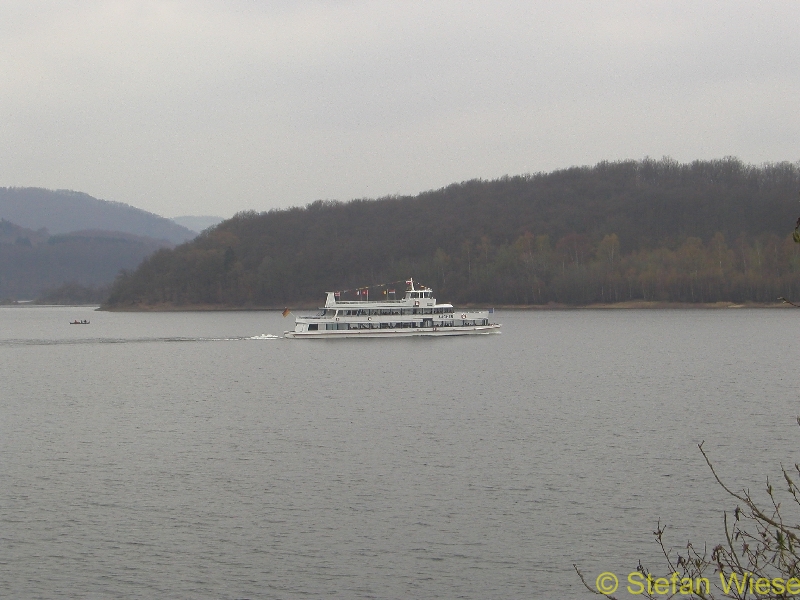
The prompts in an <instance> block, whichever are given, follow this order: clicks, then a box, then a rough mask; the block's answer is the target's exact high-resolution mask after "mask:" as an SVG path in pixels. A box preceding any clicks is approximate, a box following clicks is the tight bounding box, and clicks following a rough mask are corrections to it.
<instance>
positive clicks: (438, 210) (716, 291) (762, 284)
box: [109, 159, 800, 306]
mask: <svg viewBox="0 0 800 600" xmlns="http://www.w3.org/2000/svg"><path fill="white" fill-rule="evenodd" d="M798 189H800V167H799V166H798V165H795V164H791V163H780V164H773V165H764V166H760V167H755V166H751V165H745V164H743V163H741V162H740V161H738V160H736V159H724V160H715V161H696V162H693V163H691V164H680V163H677V162H675V161H673V160H670V159H662V160H659V161H656V160H649V159H648V160H643V161H638V162H636V161H627V162H618V163H600V164H598V165H596V166H595V167H591V168H590V167H584V168H571V169H566V170H562V171H556V172H554V173H549V174H537V175H527V176H518V177H503V178H501V179H498V180H494V181H479V180H475V181H468V182H464V183H461V184H453V185H450V186H448V187H446V188H443V189H441V190H436V191H431V192H425V193H422V194H419V195H418V196H415V197H390V198H383V199H381V200H377V201H375V200H355V201H352V202H347V203H341V202H334V201H317V202H314V203H312V204H310V205H308V206H307V207H305V208H292V209H289V210H275V211H270V212H268V213H260V214H257V213H254V212H246V213H240V214H238V215H236V216H235V217H234V218H233V219H230V220H228V221H225V222H224V223H222V224H220V225H219V226H217V227H216V228H214V229H211V230H209V231H206V232H205V233H203V234H202V235H201V236H199V237H198V238H196V239H195V240H193V241H192V242H189V243H187V244H184V245H182V246H179V247H177V248H175V249H174V250H161V251H159V252H157V253H155V254H154V255H153V256H151V257H150V258H148V259H147V260H145V261H144V263H142V265H141V266H140V267H139V268H138V269H137V270H136V271H135V272H125V273H123V274H121V275H120V277H118V279H117V281H116V283H115V285H114V286H113V288H112V292H111V296H110V300H109V305H110V306H125V305H136V304H161V303H166V304H173V305H190V304H225V305H234V306H236V305H239V306H248V305H264V306H269V305H272V306H280V305H286V304H291V303H293V302H314V301H319V300H320V299H321V298H322V293H323V292H324V291H326V290H336V289H343V288H352V287H357V286H365V285H371V284H377V283H381V282H385V281H394V280H402V279H405V278H407V277H408V276H413V277H415V278H416V279H417V280H419V281H421V282H422V283H425V284H427V285H429V286H431V287H434V288H435V290H436V293H437V296H438V297H439V298H440V299H442V300H452V301H456V302H461V303H467V302H471V303H496V304H501V303H505V304H544V303H549V302H557V303H565V304H587V303H593V302H618V301H627V300H660V301H671V302H716V301H735V302H744V301H757V302H765V301H767V302H770V301H775V299H776V298H777V297H778V296H787V297H795V298H796V297H800V294H799V293H798V292H800V254H799V253H798V249H800V247H798V245H796V244H793V243H792V241H791V239H790V237H789V236H788V233H789V232H790V231H791V224H792V223H793V222H794V221H795V219H796V217H797V214H796V213H797V212H798V204H797V191H798Z"/></svg>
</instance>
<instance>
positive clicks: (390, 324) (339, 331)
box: [283, 279, 500, 339]
mask: <svg viewBox="0 0 800 600" xmlns="http://www.w3.org/2000/svg"><path fill="white" fill-rule="evenodd" d="M406 285H407V286H408V290H406V293H405V296H404V297H403V298H402V299H401V300H389V299H387V300H381V301H377V302H374V301H373V302H371V301H369V300H353V301H342V300H340V299H339V298H340V295H341V292H327V299H326V301H325V306H324V307H322V308H320V312H319V313H318V314H316V315H314V316H313V317H296V318H295V325H294V331H284V332H283V337H285V338H290V339H294V338H318V339H319V338H325V339H339V338H367V337H370V338H388V337H410V336H418V335H426V336H443V335H448V336H449V335H475V334H486V333H499V329H500V324H499V323H490V322H489V313H490V312H491V311H489V310H468V309H456V308H453V305H452V304H438V303H437V302H436V298H434V297H433V290H431V289H430V288H427V287H425V286H419V287H415V286H414V280H413V279H409V280H407V281H406ZM360 291H361V290H359V292H360ZM389 293H390V294H393V293H394V290H391V291H390V292H389ZM387 295H389V294H387ZM366 297H368V296H366ZM283 314H284V316H286V315H288V314H289V310H288V309H286V310H285V311H284V312H283Z"/></svg>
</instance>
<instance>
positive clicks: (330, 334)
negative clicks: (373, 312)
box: [283, 323, 500, 339]
mask: <svg viewBox="0 0 800 600" xmlns="http://www.w3.org/2000/svg"><path fill="white" fill-rule="evenodd" d="M490 333H500V325H499V324H497V323H494V324H492V325H479V326H474V327H419V328H417V329H352V330H344V331H339V330H332V331H326V330H323V331H302V332H298V331H284V332H283V337H285V338H289V339H294V338H311V339H342V338H397V337H415V336H440V335H486V334H490Z"/></svg>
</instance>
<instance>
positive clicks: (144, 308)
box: [60, 300, 794, 312]
mask: <svg viewBox="0 0 800 600" xmlns="http://www.w3.org/2000/svg"><path fill="white" fill-rule="evenodd" d="M60 306H86V305H69V304H65V305H60ZM89 306H96V305H89ZM284 308H285V307H282V306H224V305H222V306H221V305H218V304H187V305H177V306H176V305H173V304H145V305H141V304H136V305H131V306H115V307H104V306H100V307H98V308H97V309H96V310H99V311H103V312H236V311H246V312H266V311H283V310H284ZM288 308H289V309H290V310H318V309H319V308H320V307H319V306H318V305H317V304H297V305H294V306H290V307H288ZM457 308H465V309H467V308H469V309H473V308H483V309H485V308H493V309H495V310H531V311H539V310H631V309H636V310H675V309H692V310H712V309H721V308H745V309H747V308H750V309H752V308H794V307H792V306H791V305H789V304H786V303H783V302H745V303H741V304H739V303H736V302H660V301H648V300H629V301H626V302H611V303H595V304H576V305H573V304H557V303H554V302H551V303H549V304H496V305H494V306H489V305H488V304H471V303H469V304H462V305H459V306H458V307H457Z"/></svg>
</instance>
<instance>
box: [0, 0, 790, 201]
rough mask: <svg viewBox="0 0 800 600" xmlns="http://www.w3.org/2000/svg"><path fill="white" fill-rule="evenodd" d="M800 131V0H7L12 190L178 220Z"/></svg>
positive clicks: (748, 152) (1, 28) (1, 42)
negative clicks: (68, 192)
mask: <svg viewBox="0 0 800 600" xmlns="http://www.w3.org/2000/svg"><path fill="white" fill-rule="evenodd" d="M798 140H800V2H770V1H760V2H736V1H730V0H726V1H721V2H709V1H702V2H701V1H692V2H679V1H675V0H670V1H666V2H651V1H648V2H640V1H635V2H611V1H609V0H603V1H601V2H587V1H580V2H563V1H559V2H555V1H550V0H548V1H542V2H534V1H527V2H505V1H501V0H487V1H485V2H468V1H463V0H452V1H431V0H425V1H419V2H414V1H402V2H399V1H398V2H389V1H386V0H381V1H378V0H375V1H371V2H358V1H349V0H339V1H330V2H322V1H320V2H301V1H294V0H293V1H288V0H287V1H269V2H268V1H266V0H265V1H246V0H231V1H216V2H214V1H207V2H204V1H199V0H191V1H187V2H167V1H163V2H148V1H146V0H137V1H130V2H127V1H122V0H120V1H105V2H104V1H98V2H93V1H90V0H80V1H78V2H69V1H65V0H59V1H55V0H53V1H51V2H35V1H30V0H26V1H3V0H0V186H36V187H46V188H51V189H72V190H78V191H83V192H86V193H88V194H91V195H93V196H96V197H98V198H103V199H106V200H117V201H120V202H126V203H128V204H132V205H133V206H136V207H139V208H143V209H145V210H149V211H152V212H155V213H157V214H160V215H164V216H177V215H187V214H191V215H201V214H211V215H219V216H223V217H229V216H231V215H232V214H233V213H235V212H236V211H239V210H248V209H255V210H259V211H260V210H268V209H270V208H276V207H287V206H297V205H305V204H307V203H308V202H311V201H313V200H316V199H339V200H349V199H352V198H362V197H370V198H374V197H380V196H386V195H389V194H415V193H418V192H420V191H423V190H428V189H435V188H439V187H442V186H445V185H447V184H449V183H452V182H457V181H464V180H467V179H473V178H478V177H481V178H496V177H499V176H502V175H504V174H511V175H514V174H521V173H534V172H540V171H551V170H554V169H559V168H565V167H569V166H572V165H592V164H595V163H597V162H599V161H601V160H620V159H641V158H643V157H645V156H650V157H654V158H660V157H662V156H671V157H672V158H675V159H677V160H680V161H691V160H694V159H698V158H699V159H711V158H721V157H724V156H737V157H739V158H741V159H742V160H744V161H746V162H750V163H755V164H760V163H763V162H776V161H792V162H796V161H798V160H799V159H800V147H799V146H798Z"/></svg>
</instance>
